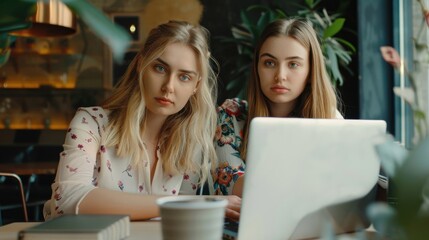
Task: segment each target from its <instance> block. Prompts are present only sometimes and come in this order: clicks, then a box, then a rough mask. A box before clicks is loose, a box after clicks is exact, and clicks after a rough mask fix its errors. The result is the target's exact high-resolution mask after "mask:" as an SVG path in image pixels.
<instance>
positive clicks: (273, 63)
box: [264, 60, 276, 67]
mask: <svg viewBox="0 0 429 240" xmlns="http://www.w3.org/2000/svg"><path fill="white" fill-rule="evenodd" d="M264 65H265V66H266V67H274V66H276V63H275V62H274V61H271V60H266V61H264Z"/></svg>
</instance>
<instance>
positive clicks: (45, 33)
mask: <svg viewBox="0 0 429 240" xmlns="http://www.w3.org/2000/svg"><path fill="white" fill-rule="evenodd" d="M36 4H37V9H36V14H35V15H33V16H31V17H30V21H31V23H32V25H31V27H30V28H27V29H22V30H18V31H14V32H11V33H10V34H12V35H16V36H24V37H63V36H68V35H72V34H74V33H76V17H75V15H74V14H73V13H72V12H71V10H70V9H69V8H68V7H67V6H66V5H64V3H62V2H61V1H59V0H49V1H38V2H37V3H36Z"/></svg>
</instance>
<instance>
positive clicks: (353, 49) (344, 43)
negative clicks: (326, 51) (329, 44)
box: [335, 38, 356, 53]
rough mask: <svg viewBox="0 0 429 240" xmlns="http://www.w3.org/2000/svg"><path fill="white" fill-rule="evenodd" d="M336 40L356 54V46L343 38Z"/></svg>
mask: <svg viewBox="0 0 429 240" xmlns="http://www.w3.org/2000/svg"><path fill="white" fill-rule="evenodd" d="M335 40H337V41H338V42H340V43H341V44H343V45H346V46H347V47H348V48H349V49H351V50H352V52H353V53H355V52H356V48H355V46H353V44H351V43H350V42H349V41H346V40H344V39H342V38H335Z"/></svg>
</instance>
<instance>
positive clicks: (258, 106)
mask: <svg viewBox="0 0 429 240" xmlns="http://www.w3.org/2000/svg"><path fill="white" fill-rule="evenodd" d="M277 36H288V37H292V38H294V39H295V40H297V41H298V42H299V43H300V44H301V45H302V46H304V47H305V48H306V49H308V50H309V53H310V66H311V68H310V73H309V75H308V76H309V81H308V84H307V86H306V87H305V89H304V91H303V93H302V94H301V95H300V96H299V98H298V101H297V104H296V106H295V109H294V110H293V112H294V116H293V117H302V118H335V115H336V111H337V107H338V106H337V105H338V103H337V93H336V92H335V88H334V87H333V86H332V83H331V80H330V78H329V76H328V74H327V72H326V68H325V61H324V57H323V53H322V50H321V47H320V44H319V41H318V40H317V35H316V32H315V31H314V29H313V27H312V26H311V25H310V24H309V23H307V22H306V21H305V20H300V19H280V20H276V21H274V22H272V23H270V24H268V25H267V26H266V27H265V29H264V31H263V33H262V35H261V38H260V40H259V43H258V45H257V47H256V49H255V52H254V56H253V73H252V78H251V79H250V82H249V86H248V89H247V90H248V91H247V96H248V102H249V114H248V118H247V123H246V126H245V129H244V137H243V143H242V146H241V157H242V158H243V159H245V158H246V151H247V141H248V135H249V125H250V122H251V121H252V119H253V118H255V117H269V116H270V111H269V100H268V99H267V98H266V97H265V96H264V94H263V93H262V90H261V86H260V79H259V74H258V64H259V54H260V50H261V47H262V45H263V44H264V42H265V40H267V39H268V38H270V37H277Z"/></svg>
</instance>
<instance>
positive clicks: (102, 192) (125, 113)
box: [44, 21, 241, 220]
mask: <svg viewBox="0 0 429 240" xmlns="http://www.w3.org/2000/svg"><path fill="white" fill-rule="evenodd" d="M207 38H208V32H207V31H206V30H205V29H204V28H203V27H197V26H192V25H190V24H188V23H186V22H178V21H170V22H168V23H166V24H162V25H159V26H158V27H156V28H155V29H153V30H152V31H151V32H150V34H149V36H148V38H147V40H146V42H145V44H144V46H143V48H142V50H141V51H140V52H139V53H138V54H137V55H136V57H135V58H134V60H133V61H132V63H131V64H130V66H129V67H128V69H127V71H126V73H125V75H124V76H123V78H122V79H121V81H120V83H119V84H118V86H117V87H116V88H115V89H114V90H113V92H112V94H111V96H110V97H109V98H108V99H107V100H106V101H105V103H104V104H103V105H102V106H101V107H89V108H80V109H79V110H78V111H77V113H76V115H75V117H74V118H73V120H72V121H71V123H70V128H69V129H68V132H67V135H66V140H65V143H64V145H63V146H64V151H63V152H62V153H61V154H60V162H59V166H58V171H57V175H56V178H55V182H54V183H53V184H52V198H51V199H50V200H49V201H48V202H47V203H46V204H45V207H44V216H45V219H49V218H52V217H55V216H58V215H61V214H66V213H71V214H83V213H92V214H127V215H130V217H131V219H132V220H138V219H147V218H152V217H156V216H158V214H159V213H158V207H157V206H156V204H155V202H156V199H157V198H158V197H159V196H162V195H178V194H189V195H195V194H197V189H198V188H199V187H200V185H201V184H203V183H204V182H205V181H206V179H207V178H208V177H210V174H209V173H210V170H211V169H212V168H214V167H215V164H216V161H215V160H216V154H215V150H214V147H213V144H212V143H213V138H214V133H215V128H216V127H215V125H216V112H215V108H214V102H215V99H214V93H215V92H216V78H215V76H214V73H213V71H212V69H211V68H210V64H209V61H210V54H209V48H208V45H207V40H208V39H207ZM229 201H230V204H229V205H228V209H227V213H226V214H227V216H229V217H231V218H237V217H238V214H239V206H240V201H241V200H240V199H239V198H238V197H237V198H229Z"/></svg>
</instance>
